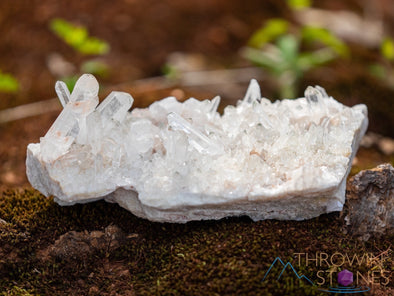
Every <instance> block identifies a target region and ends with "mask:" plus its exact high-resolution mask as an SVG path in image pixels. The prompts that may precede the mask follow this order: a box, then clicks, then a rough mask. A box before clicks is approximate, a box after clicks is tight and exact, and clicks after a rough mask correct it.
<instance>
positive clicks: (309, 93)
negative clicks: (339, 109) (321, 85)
mask: <svg viewBox="0 0 394 296" xmlns="http://www.w3.org/2000/svg"><path fill="white" fill-rule="evenodd" d="M325 92H326V91H324V93H325ZM305 98H306V100H307V101H308V103H309V104H313V103H318V102H320V101H321V99H322V98H323V93H322V92H321V90H320V89H318V88H317V87H313V86H308V87H307V88H306V90H305Z"/></svg>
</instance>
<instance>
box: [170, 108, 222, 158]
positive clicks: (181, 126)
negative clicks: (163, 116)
mask: <svg viewBox="0 0 394 296" xmlns="http://www.w3.org/2000/svg"><path fill="white" fill-rule="evenodd" d="M167 119H168V125H169V126H170V127H171V128H172V129H173V130H179V131H183V132H185V133H186V134H187V136H188V140H189V143H190V145H191V146H193V147H194V148H195V149H196V150H197V151H198V152H200V153H201V154H209V155H217V154H221V153H223V152H224V147H223V145H222V144H221V143H217V142H214V141H213V140H212V139H210V138H208V137H207V136H206V135H204V134H203V133H201V132H200V131H199V130H197V129H196V128H194V127H193V126H192V125H191V124H190V123H189V122H188V121H187V120H185V119H184V118H183V117H182V116H180V115H179V114H177V113H175V112H170V113H169V114H168V115H167Z"/></svg>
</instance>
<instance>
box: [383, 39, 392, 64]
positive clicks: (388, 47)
mask: <svg viewBox="0 0 394 296" xmlns="http://www.w3.org/2000/svg"><path fill="white" fill-rule="evenodd" d="M380 50H381V52H382V55H383V56H384V57H385V58H386V59H388V60H389V61H394V40H393V39H391V38H385V39H384V40H383V42H382V45H381V47H380Z"/></svg>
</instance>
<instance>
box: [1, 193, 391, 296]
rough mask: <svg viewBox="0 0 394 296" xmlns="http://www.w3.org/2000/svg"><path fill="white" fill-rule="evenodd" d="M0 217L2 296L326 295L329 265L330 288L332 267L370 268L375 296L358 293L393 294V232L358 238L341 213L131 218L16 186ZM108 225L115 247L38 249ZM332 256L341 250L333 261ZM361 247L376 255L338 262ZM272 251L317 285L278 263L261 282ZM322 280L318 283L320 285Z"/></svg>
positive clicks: (103, 206) (114, 208)
mask: <svg viewBox="0 0 394 296" xmlns="http://www.w3.org/2000/svg"><path fill="white" fill-rule="evenodd" d="M0 217H1V219H3V220H2V221H1V222H0V289H1V290H0V295H235V294H237V295H327V293H326V292H321V291H319V290H318V288H322V287H325V288H328V287H329V283H328V282H329V276H328V275H329V272H328V271H329V270H331V271H333V273H332V275H333V276H332V280H333V283H332V284H333V286H336V284H337V278H336V277H337V272H338V271H339V270H340V269H344V268H348V269H349V270H352V271H353V272H354V273H356V272H357V271H358V272H359V274H360V275H362V276H364V278H365V279H367V280H368V278H370V275H372V274H373V272H374V271H375V275H374V277H375V278H374V281H375V285H372V284H371V283H365V282H363V283H359V285H361V284H363V285H368V286H369V287H371V288H372V292H368V293H358V294H356V295H370V294H371V293H372V294H376V295H390V294H389V293H393V290H394V289H393V286H394V282H393V277H392V274H393V271H394V267H393V264H392V263H393V257H392V253H391V252H390V250H391V249H392V248H393V246H392V244H393V241H394V237H393V236H388V235H386V236H383V237H380V238H372V239H370V241H369V242H367V243H363V242H361V241H359V240H358V239H356V238H352V237H351V236H349V235H347V234H345V233H344V232H343V224H344V221H343V217H340V215H339V214H338V213H333V214H329V215H323V216H320V217H318V218H315V219H311V220H307V221H300V222H295V221H275V220H268V221H260V222H253V221H251V220H250V219H249V218H246V217H239V218H228V219H222V220H220V221H201V222H190V223H187V224H162V223H152V222H149V221H147V220H144V219H140V218H137V217H135V216H134V215H132V214H130V213H129V212H127V211H126V210H124V209H122V208H120V207H119V206H118V205H116V204H110V203H106V202H95V203H90V204H85V205H75V206H72V207H60V206H58V205H57V204H56V203H54V202H53V200H52V199H51V198H49V199H47V198H45V197H44V196H42V195H41V194H40V193H38V192H37V191H35V190H23V191H17V190H13V191H6V192H3V194H2V197H1V199H0ZM108 225H116V226H118V227H119V228H120V229H121V230H123V232H124V233H125V234H126V236H127V239H125V240H123V241H122V244H121V245H120V247H117V248H112V249H110V248H108V249H101V250H99V249H98V250H96V251H95V252H93V253H89V254H88V255H86V256H83V254H81V256H77V257H73V258H66V257H60V258H59V257H56V256H55V257H53V256H52V257H51V256H46V255H43V254H45V250H46V249H48V248H49V247H50V246H53V245H54V242H55V241H56V240H57V239H59V237H60V236H61V235H63V234H65V233H67V232H70V231H76V232H81V233H85V234H88V233H90V232H91V231H96V230H103V229H105V228H106V227H107V226H108ZM82 252H84V251H83V250H81V253H82ZM296 253H307V254H308V256H309V258H308V259H312V260H309V261H308V266H306V263H307V262H306V260H305V259H306V257H305V256H306V255H297V254H296ZM316 253H317V256H318V258H321V257H322V258H323V259H325V258H327V257H326V256H328V258H327V261H324V260H322V261H321V260H318V261H313V259H315V257H316ZM335 253H340V254H341V255H338V254H336V255H334V256H333V257H332V255H333V254H335ZM365 253H372V254H373V255H374V256H378V257H377V258H375V261H373V260H371V261H369V263H368V262H367V261H363V262H361V264H360V265H357V264H356V261H354V262H353V265H352V266H350V265H349V262H348V261H347V259H346V260H345V263H344V264H342V265H341V266H339V267H337V268H336V267H335V265H340V264H341V260H344V259H343V258H344V256H346V255H347V256H348V257H349V258H350V259H351V258H353V256H358V258H356V259H361V257H362V256H363V254H365ZM379 256H380V257H379ZM276 257H280V258H281V259H282V260H283V262H284V263H286V262H287V261H288V262H290V263H292V265H293V266H294V269H295V270H296V271H297V272H298V273H299V275H300V276H301V275H305V276H307V277H308V278H310V279H311V280H312V281H314V282H315V284H316V286H312V285H310V284H308V283H307V282H306V281H305V280H299V279H298V278H297V277H296V275H295V274H294V273H293V272H292V271H291V269H290V268H288V269H286V270H285V272H284V273H283V275H282V277H281V278H280V280H279V281H277V280H276V276H277V275H278V274H279V273H280V271H281V270H282V268H283V266H281V265H275V266H274V268H273V269H272V270H271V273H270V274H269V275H268V276H267V277H266V278H265V279H264V276H265V274H266V272H267V270H268V269H269V267H270V265H271V263H272V262H273V261H274V259H275V258H276ZM331 257H332V258H331ZM379 258H381V259H383V258H384V260H379ZM331 259H332V261H334V262H331ZM319 261H321V262H319ZM325 263H328V265H327V264H325ZM332 263H334V264H332ZM316 265H317V266H316ZM381 268H382V270H383V271H384V272H385V273H384V274H380V273H379V272H380V270H381ZM319 270H320V273H318V272H319ZM275 274H276V276H274V275H275ZM319 275H320V277H319ZM323 278H324V281H325V284H323V285H320V286H319V285H318V284H319V283H320V284H321V283H322V281H323ZM263 279H264V280H263ZM370 280H371V278H370ZM378 282H380V284H378ZM331 295H332V294H331ZM341 295H343V294H341Z"/></svg>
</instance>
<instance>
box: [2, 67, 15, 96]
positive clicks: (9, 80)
mask: <svg viewBox="0 0 394 296" xmlns="http://www.w3.org/2000/svg"><path fill="white" fill-rule="evenodd" d="M18 89H19V82H18V80H17V79H16V78H15V77H14V76H12V75H11V74H8V73H3V72H1V70H0V92H4V93H15V92H17V91H18Z"/></svg>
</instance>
